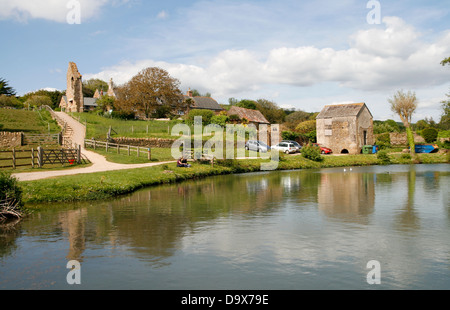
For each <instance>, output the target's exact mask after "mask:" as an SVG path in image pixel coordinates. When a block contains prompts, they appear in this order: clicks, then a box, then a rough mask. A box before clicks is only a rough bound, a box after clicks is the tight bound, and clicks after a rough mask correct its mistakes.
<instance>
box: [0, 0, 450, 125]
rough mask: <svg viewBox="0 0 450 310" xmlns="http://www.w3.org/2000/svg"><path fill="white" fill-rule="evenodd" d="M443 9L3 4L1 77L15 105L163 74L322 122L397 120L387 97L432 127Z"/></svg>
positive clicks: (227, 1) (438, 107)
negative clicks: (76, 83)
mask: <svg viewBox="0 0 450 310" xmlns="http://www.w3.org/2000/svg"><path fill="white" fill-rule="evenodd" d="M449 12H450V6H449V5H448V3H447V2H446V1H442V0H440V1H436V0H397V1H387V0H379V1H374V0H340V1H331V0H316V1H302V0H276V1H275V0H239V1H238V0H202V1H198V0H182V1H181V0H180V1H176V0H165V1H145V0H0V29H1V33H2V43H1V44H2V46H1V48H0V56H1V57H0V78H4V79H6V80H7V81H9V85H10V86H12V87H14V89H15V90H16V91H17V93H18V95H23V94H25V93H28V92H32V91H35V90H38V89H44V88H46V89H48V88H50V89H58V90H65V89H66V72H67V68H68V63H69V62H71V61H72V62H75V63H76V64H77V66H78V69H79V71H80V73H81V74H82V75H83V80H88V79H91V78H100V79H102V80H105V81H109V80H110V79H111V78H112V79H113V81H114V82H115V84H123V83H126V82H128V81H129V80H130V79H131V78H132V77H133V76H134V75H136V74H137V73H138V72H139V71H141V70H143V69H145V68H148V67H160V68H162V69H165V70H167V71H168V72H169V74H170V75H171V76H172V77H174V78H176V79H178V80H179V81H180V89H181V91H182V92H183V93H185V92H187V90H188V89H189V88H191V89H197V90H198V91H200V93H206V92H209V93H211V94H212V97H213V98H214V99H216V100H217V101H218V102H219V103H222V104H227V103H228V99H229V98H236V99H253V100H257V99H268V100H271V101H273V102H275V103H276V104H277V105H278V106H279V107H282V108H290V109H296V110H303V111H306V112H319V111H320V110H321V109H322V108H323V106H325V105H328V104H340V103H352V102H355V103H357V102H365V103H366V104H367V106H368V107H369V109H370V111H371V112H372V114H373V116H374V119H376V120H386V119H394V120H397V121H400V119H399V118H398V116H396V115H395V114H394V113H393V112H392V111H391V110H390V105H389V103H388V98H390V97H392V96H393V95H394V94H395V92H397V91H398V90H403V91H405V92H406V91H413V92H415V93H416V95H417V98H418V99H419V106H418V109H417V111H416V113H415V115H414V117H413V121H417V120H420V119H424V118H425V117H428V118H430V117H432V118H433V119H434V120H435V121H439V119H440V115H441V114H442V104H441V101H443V100H444V99H446V98H447V97H446V94H447V93H450V66H446V67H443V66H442V65H441V64H440V62H441V61H442V60H443V59H444V58H447V57H449V56H450V16H449V15H450V14H449Z"/></svg>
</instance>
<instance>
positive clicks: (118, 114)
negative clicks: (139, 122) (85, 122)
mask: <svg viewBox="0 0 450 310" xmlns="http://www.w3.org/2000/svg"><path fill="white" fill-rule="evenodd" d="M111 117H112V118H116V119H123V120H130V119H134V117H135V114H134V112H127V111H112V112H111Z"/></svg>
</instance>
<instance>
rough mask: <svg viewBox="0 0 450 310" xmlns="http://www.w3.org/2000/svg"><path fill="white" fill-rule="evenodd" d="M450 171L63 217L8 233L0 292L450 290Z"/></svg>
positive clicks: (55, 213)
mask: <svg viewBox="0 0 450 310" xmlns="http://www.w3.org/2000/svg"><path fill="white" fill-rule="evenodd" d="M449 168H450V166H449V165H445V164H444V165H415V166H375V167H353V168H352V169H351V170H350V168H346V171H344V168H332V169H322V170H300V171H277V172H261V173H252V174H242V175H229V176H218V177H211V178H207V179H202V180H196V181H188V182H183V183H180V184H174V185H166V186H159V187H154V188H150V189H145V190H142V191H139V192H136V193H134V194H132V195H129V196H125V197H120V198H118V199H115V200H111V201H102V202H90V203H83V204H57V205H51V206H48V207H47V208H46V209H45V210H44V211H40V212H36V213H34V214H32V215H31V216H30V217H28V218H26V219H24V220H22V221H21V222H20V223H19V224H17V225H16V226H14V227H3V228H0V289H58V290H59V289H68V290H73V289H84V290H90V289H106V290H107V289H145V290H156V289H157V290H215V289H217V290H231V289H233V290H248V289H251V290H303V289H450V242H449V236H450V204H449V201H450V195H449V189H450V187H449V185H450V169H449ZM71 260H77V261H78V262H79V263H80V265H81V270H79V273H78V274H77V275H79V276H80V278H79V279H81V284H80V285H69V284H68V282H67V275H68V273H69V271H71V270H70V269H68V268H67V263H68V262H69V261H71ZM369 261H376V262H378V263H379V265H368V263H369ZM374 266H376V267H374ZM368 274H370V276H368ZM368 278H370V279H372V280H373V279H376V280H380V282H376V283H380V284H369V282H368Z"/></svg>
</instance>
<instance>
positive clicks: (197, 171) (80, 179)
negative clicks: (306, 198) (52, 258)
mask: <svg viewBox="0 0 450 310" xmlns="http://www.w3.org/2000/svg"><path fill="white" fill-rule="evenodd" d="M382 154H383V153H382ZM406 155H409V154H406ZM386 157H387V160H386ZM386 157H384V158H380V156H379V155H346V156H323V160H321V161H314V160H310V159H306V158H304V157H303V156H301V155H284V154H280V160H279V163H278V168H277V170H293V169H320V168H331V167H351V166H367V165H380V164H411V163H412V161H411V158H407V156H405V154H401V153H398V154H386ZM418 158H419V159H420V161H421V162H422V163H424V164H425V163H448V162H449V160H450V158H449V155H448V154H444V153H437V154H418ZM267 161H268V160H265V159H243V160H231V159H224V160H217V161H216V163H215V164H214V165H211V164H205V163H193V164H192V167H191V168H178V167H176V164H175V163H171V164H162V165H159V166H154V167H148V168H140V169H130V170H121V171H110V172H99V173H92V174H81V175H74V176H65V177H59V178H52V179H44V180H38V181H29V182H20V186H21V189H22V191H23V196H22V199H23V201H24V202H25V203H26V204H27V207H31V208H33V204H36V203H47V202H75V201H90V200H91V201H93V200H98V199H108V198H113V197H115V196H119V195H124V194H129V193H132V192H134V191H136V190H139V189H142V188H145V187H149V186H154V185H161V184H168V183H174V182H180V181H184V180H192V179H198V178H204V177H207V176H214V175H224V174H235V173H247V172H258V171H261V163H263V162H267Z"/></svg>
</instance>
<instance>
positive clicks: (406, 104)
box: [388, 90, 418, 155]
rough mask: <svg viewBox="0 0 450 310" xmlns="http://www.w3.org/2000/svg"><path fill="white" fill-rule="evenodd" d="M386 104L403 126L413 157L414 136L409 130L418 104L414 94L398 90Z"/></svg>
mask: <svg viewBox="0 0 450 310" xmlns="http://www.w3.org/2000/svg"><path fill="white" fill-rule="evenodd" d="M388 102H389V103H390V104H391V110H392V111H393V112H395V113H397V114H398V116H399V117H400V119H401V121H402V122H403V125H405V127H406V134H407V137H408V144H409V147H410V150H411V154H412V155H415V143H414V135H413V132H412V130H411V119H412V115H413V114H414V112H415V111H416V109H417V104H418V101H417V97H416V93H415V92H411V91H408V92H407V93H404V92H403V91H402V90H399V91H397V93H395V94H394V96H393V97H392V98H389V99H388Z"/></svg>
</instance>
